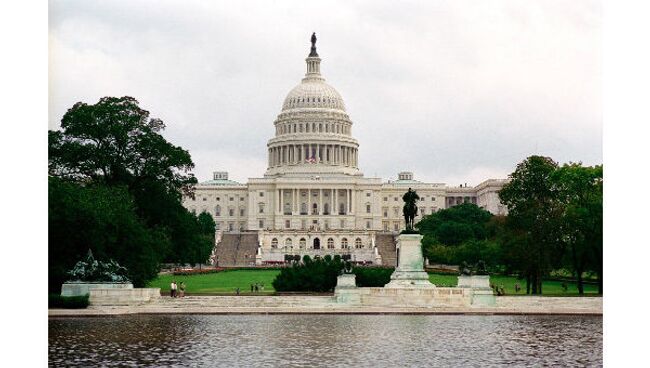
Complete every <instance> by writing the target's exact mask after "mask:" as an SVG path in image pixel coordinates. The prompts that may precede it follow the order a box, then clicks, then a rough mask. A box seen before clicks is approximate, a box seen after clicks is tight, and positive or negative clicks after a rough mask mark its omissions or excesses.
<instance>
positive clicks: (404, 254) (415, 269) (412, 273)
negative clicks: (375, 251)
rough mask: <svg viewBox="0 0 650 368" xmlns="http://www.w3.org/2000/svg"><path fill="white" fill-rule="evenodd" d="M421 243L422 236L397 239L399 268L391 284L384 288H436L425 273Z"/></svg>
mask: <svg viewBox="0 0 650 368" xmlns="http://www.w3.org/2000/svg"><path fill="white" fill-rule="evenodd" d="M421 241H422V235H420V234H401V235H399V236H398V237H397V268H395V272H393V274H392V275H391V276H390V282H389V283H388V284H386V285H385V286H384V288H388V289H405V288H407V289H414V288H417V289H423V288H424V289H428V288H435V287H436V286H435V285H434V284H432V283H431V281H429V274H428V273H426V272H424V257H422V245H421Z"/></svg>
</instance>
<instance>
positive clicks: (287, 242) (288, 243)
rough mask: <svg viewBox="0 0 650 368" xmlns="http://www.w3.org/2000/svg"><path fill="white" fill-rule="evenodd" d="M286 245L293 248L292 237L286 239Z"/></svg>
mask: <svg viewBox="0 0 650 368" xmlns="http://www.w3.org/2000/svg"><path fill="white" fill-rule="evenodd" d="M284 247H285V248H293V244H292V243H291V238H287V239H285V241H284Z"/></svg>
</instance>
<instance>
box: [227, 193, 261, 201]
mask: <svg viewBox="0 0 650 368" xmlns="http://www.w3.org/2000/svg"><path fill="white" fill-rule="evenodd" d="M260 197H264V192H260ZM217 200H219V198H217Z"/></svg>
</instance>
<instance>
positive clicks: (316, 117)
mask: <svg viewBox="0 0 650 368" xmlns="http://www.w3.org/2000/svg"><path fill="white" fill-rule="evenodd" d="M306 62H307V73H306V74H305V77H304V78H303V79H302V81H301V83H300V84H299V85H297V86H296V87H294V88H293V89H292V90H291V91H290V92H289V94H288V95H287V97H286V98H285V99H284V103H283V104H282V112H280V114H279V115H278V118H277V119H276V120H275V123H274V124H275V137H274V138H272V139H271V140H269V142H268V144H267V146H268V155H269V157H268V170H267V171H266V173H265V175H264V176H265V177H277V176H295V175H298V176H301V175H352V176H362V175H363V174H362V173H361V172H360V171H359V169H358V149H359V143H358V142H357V140H356V139H354V138H353V137H352V134H351V133H352V121H351V120H350V117H349V116H348V114H347V113H346V111H345V104H344V103H343V98H341V95H340V94H339V93H338V92H337V91H336V90H335V89H334V87H332V86H330V85H329V84H327V83H326V82H325V79H324V78H323V77H322V76H321V74H320V62H321V59H320V57H318V53H317V52H316V45H315V39H314V40H312V49H311V52H310V54H309V56H308V57H307V59H306Z"/></svg>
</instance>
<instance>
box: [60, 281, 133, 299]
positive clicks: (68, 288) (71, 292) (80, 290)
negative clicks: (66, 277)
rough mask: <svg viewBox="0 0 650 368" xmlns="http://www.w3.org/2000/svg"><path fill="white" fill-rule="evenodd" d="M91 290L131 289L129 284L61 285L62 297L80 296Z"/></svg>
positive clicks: (131, 285)
mask: <svg viewBox="0 0 650 368" xmlns="http://www.w3.org/2000/svg"><path fill="white" fill-rule="evenodd" d="M92 289H133V284H132V283H130V282H66V283H64V284H63V285H61V295H62V296H82V295H86V294H89V293H90V290H92Z"/></svg>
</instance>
